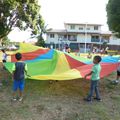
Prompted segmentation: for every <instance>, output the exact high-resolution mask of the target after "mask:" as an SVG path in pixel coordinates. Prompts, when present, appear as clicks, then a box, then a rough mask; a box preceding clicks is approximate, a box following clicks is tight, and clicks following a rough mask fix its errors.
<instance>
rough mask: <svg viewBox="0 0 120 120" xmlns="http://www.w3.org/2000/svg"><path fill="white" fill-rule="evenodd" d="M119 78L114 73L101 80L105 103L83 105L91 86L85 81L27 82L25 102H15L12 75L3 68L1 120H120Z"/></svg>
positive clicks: (0, 71) (1, 77)
mask: <svg viewBox="0 0 120 120" xmlns="http://www.w3.org/2000/svg"><path fill="white" fill-rule="evenodd" d="M0 56H1V55H0ZM9 60H10V59H9ZM115 78H116V73H112V74H111V75H110V76H108V77H105V78H104V79H102V80H101V83H100V92H101V96H102V99H103V101H102V102H97V101H95V100H94V101H93V102H92V103H87V102H84V101H83V98H84V97H86V95H87V93H88V91H89V86H90V83H89V81H86V80H84V79H77V80H70V81H58V82H53V83H49V81H35V80H26V86H25V91H24V99H23V101H22V102H19V101H16V102H13V101H11V98H12V80H11V75H10V74H9V73H8V72H6V71H3V69H2V66H1V65H0V80H2V81H3V86H2V87H0V120H120V84H118V85H113V84H111V81H112V80H114V79H115ZM5 80H7V81H8V84H6V82H5Z"/></svg>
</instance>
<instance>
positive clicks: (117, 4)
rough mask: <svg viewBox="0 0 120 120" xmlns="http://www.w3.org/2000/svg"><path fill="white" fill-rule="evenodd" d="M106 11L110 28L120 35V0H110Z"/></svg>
mask: <svg viewBox="0 0 120 120" xmlns="http://www.w3.org/2000/svg"><path fill="white" fill-rule="evenodd" d="M106 11H107V23H108V26H109V29H110V30H111V31H113V32H115V33H117V37H120V0H109V1H108V4H107V6H106Z"/></svg>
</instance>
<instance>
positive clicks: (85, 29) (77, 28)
mask: <svg viewBox="0 0 120 120" xmlns="http://www.w3.org/2000/svg"><path fill="white" fill-rule="evenodd" d="M71 26H72V25H65V29H66V30H67V31H68V32H93V33H100V32H101V26H98V30H94V26H93V25H73V26H74V29H71ZM82 28H83V29H82Z"/></svg>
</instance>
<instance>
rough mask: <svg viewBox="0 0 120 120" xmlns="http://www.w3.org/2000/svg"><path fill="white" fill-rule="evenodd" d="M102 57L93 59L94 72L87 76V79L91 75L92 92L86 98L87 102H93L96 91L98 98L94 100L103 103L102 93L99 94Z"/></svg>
mask: <svg viewBox="0 0 120 120" xmlns="http://www.w3.org/2000/svg"><path fill="white" fill-rule="evenodd" d="M101 60H102V59H101V57H100V56H95V57H94V59H93V63H94V66H93V67H92V70H91V72H90V73H88V74H86V75H85V79H86V77H87V76H90V75H91V86H90V92H89V94H88V96H87V98H85V99H84V100H85V101H88V102H90V101H92V96H93V94H94V91H95V93H96V97H95V98H94V99H96V100H97V101H101V98H100V93H99V88H98V87H99V86H98V85H99V80H100V71H101V66H100V64H99V63H100V62H101Z"/></svg>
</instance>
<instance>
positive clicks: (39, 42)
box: [36, 35, 45, 47]
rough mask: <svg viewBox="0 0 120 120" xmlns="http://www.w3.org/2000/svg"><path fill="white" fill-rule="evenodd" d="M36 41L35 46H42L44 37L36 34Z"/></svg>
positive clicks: (43, 45)
mask: <svg viewBox="0 0 120 120" xmlns="http://www.w3.org/2000/svg"><path fill="white" fill-rule="evenodd" d="M37 40H38V41H37V42H36V45H37V46H42V47H45V41H44V39H43V37H42V36H41V35H40V36H38V37H37Z"/></svg>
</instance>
